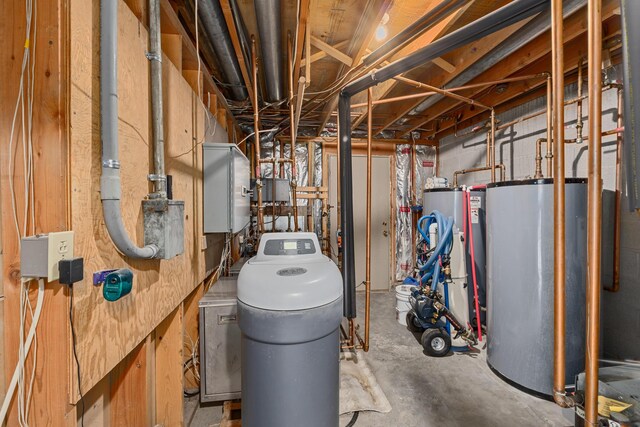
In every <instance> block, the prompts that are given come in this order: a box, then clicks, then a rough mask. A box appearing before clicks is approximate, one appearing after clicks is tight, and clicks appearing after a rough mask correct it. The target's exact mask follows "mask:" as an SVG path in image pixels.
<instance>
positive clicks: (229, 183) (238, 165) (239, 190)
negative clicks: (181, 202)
mask: <svg viewBox="0 0 640 427" xmlns="http://www.w3.org/2000/svg"><path fill="white" fill-rule="evenodd" d="M202 147H203V161H204V165H203V175H204V177H203V180H204V232H205V233H229V232H232V233H237V232H238V231H240V230H242V229H243V228H244V227H245V226H246V225H247V224H248V223H249V218H250V217H249V215H250V211H249V208H250V200H249V185H250V183H249V180H250V166H249V159H247V158H246V157H245V156H244V154H242V152H241V151H240V150H239V149H238V148H237V147H236V145H235V144H204V145H203V146H202Z"/></svg>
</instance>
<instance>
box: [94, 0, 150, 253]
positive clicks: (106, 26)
mask: <svg viewBox="0 0 640 427" xmlns="http://www.w3.org/2000/svg"><path fill="white" fill-rule="evenodd" d="M117 55H118V2H117V1H113V0H101V2H100V139H101V142H102V175H101V177H100V197H101V199H102V212H103V215H104V222H105V225H106V226H107V231H108V232H109V236H110V237H111V240H112V241H113V243H114V245H115V246H116V248H117V249H118V251H120V252H121V253H122V254H124V255H126V256H128V257H130V258H154V257H155V256H156V254H157V253H158V247H157V246H156V245H147V246H144V247H142V248H141V247H139V246H137V245H136V244H135V243H134V242H133V241H132V240H131V238H130V237H129V234H128V233H127V230H126V229H125V227H124V223H123V221H122V212H121V205H120V197H121V193H122V190H121V186H120V161H119V156H118V60H117Z"/></svg>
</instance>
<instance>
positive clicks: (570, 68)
mask: <svg viewBox="0 0 640 427" xmlns="http://www.w3.org/2000/svg"><path fill="white" fill-rule="evenodd" d="M615 21H616V22H615V23H614V22H611V23H610V24H609V25H607V26H606V27H607V32H606V34H604V37H605V38H606V37H612V36H617V35H618V34H620V25H619V20H618V19H615ZM586 55H587V39H586V36H585V35H583V36H581V37H580V38H578V39H576V40H573V41H571V42H569V43H567V44H565V55H564V59H565V61H564V63H565V74H567V73H572V72H574V71H575V70H577V68H578V62H579V60H580V58H581V57H582V58H584V57H586ZM550 64H551V57H550V56H549V55H547V56H546V57H545V58H542V59H541V60H539V61H537V62H536V63H535V64H532V65H531V66H529V67H527V68H526V71H527V72H529V71H533V72H535V71H544V70H548V69H549V67H550ZM575 80H576V78H575V76H570V77H567V78H566V84H570V83H571V82H572V81H575ZM544 83H545V82H544V81H538V82H536V83H532V82H518V83H514V84H510V85H509V87H508V88H507V90H505V91H504V92H503V93H501V94H495V93H491V94H487V95H485V97H486V98H489V97H490V98H491V100H492V101H493V102H494V103H495V105H496V106H497V108H496V112H497V113H501V112H504V111H507V110H509V109H511V108H514V107H515V106H517V105H520V104H522V103H524V102H527V101H529V100H530V99H535V98H537V97H540V96H544V95H545V93H544V92H542V90H544V89H545V88H544ZM530 94H532V95H531V96H530ZM480 99H481V98H480ZM486 118H487V115H486V114H484V112H481V111H478V110H477V109H476V110H473V109H471V108H468V107H467V106H464V107H462V110H461V111H460V120H461V121H460V122H459V123H458V129H465V128H467V127H469V126H472V125H474V124H475V123H478V122H480V121H482V120H485V119H486ZM453 128H454V124H453V123H451V122H447V123H445V124H444V125H442V126H441V127H440V128H439V129H438V133H437V134H436V135H435V137H436V139H440V138H442V137H443V136H445V135H449V134H450V133H452V132H453Z"/></svg>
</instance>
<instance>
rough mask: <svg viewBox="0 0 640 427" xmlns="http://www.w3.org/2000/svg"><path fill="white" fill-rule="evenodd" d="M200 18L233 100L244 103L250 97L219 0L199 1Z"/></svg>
mask: <svg viewBox="0 0 640 427" xmlns="http://www.w3.org/2000/svg"><path fill="white" fill-rule="evenodd" d="M197 1H198V17H199V18H200V21H201V22H202V27H203V28H202V29H203V30H204V32H205V33H206V35H207V38H208V39H209V40H210V41H211V44H212V45H213V51H214V52H215V54H216V56H217V57H218V62H219V64H220V72H221V73H222V77H223V78H224V80H225V82H224V83H226V84H227V85H228V89H229V93H230V94H231V98H232V99H234V100H236V101H242V100H244V99H247V97H248V96H249V94H248V92H247V88H246V87H245V86H244V82H243V80H242V74H241V72H240V65H239V64H238V58H237V57H236V53H235V51H234V49H233V44H232V43H231V37H230V35H229V29H228V28H227V23H226V21H225V19H224V14H223V13H222V8H221V7H220V2H219V0H197Z"/></svg>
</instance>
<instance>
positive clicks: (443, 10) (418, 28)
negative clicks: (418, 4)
mask: <svg viewBox="0 0 640 427" xmlns="http://www.w3.org/2000/svg"><path fill="white" fill-rule="evenodd" d="M471 1H472V0H444V1H443V2H442V3H439V4H438V5H437V6H436V7H434V8H433V9H431V10H430V11H429V12H427V13H426V14H424V15H423V16H422V17H420V18H418V20H417V21H415V22H414V23H413V24H411V25H409V26H408V27H407V28H405V29H404V30H402V31H401V32H399V33H398V34H396V35H395V36H394V37H393V38H392V39H390V40H389V41H387V42H386V43H385V44H383V45H382V46H380V47H379V48H378V49H376V50H374V51H373V52H371V53H370V54H369V55H367V57H366V58H364V59H363V60H362V62H363V63H364V65H365V66H367V67H368V66H370V65H371V64H375V63H377V62H379V61H381V60H384V59H385V58H386V57H388V56H389V55H391V54H392V53H394V52H395V51H397V50H398V49H400V48H401V47H402V46H405V45H406V44H407V43H410V42H411V41H413V40H414V39H415V38H416V37H418V36H419V35H420V34H422V33H423V32H424V31H425V30H427V29H429V28H431V27H432V26H434V25H435V24H437V23H438V22H440V21H441V20H442V19H443V18H444V17H445V16H447V15H449V14H450V13H452V12H453V11H454V10H456V9H459V8H460V7H461V6H462V5H463V4H465V3H471Z"/></svg>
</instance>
